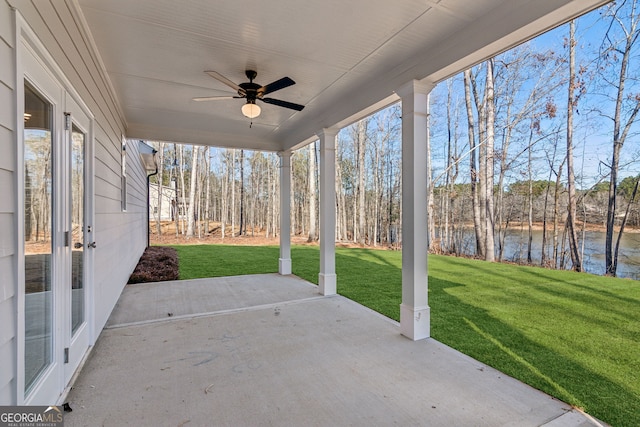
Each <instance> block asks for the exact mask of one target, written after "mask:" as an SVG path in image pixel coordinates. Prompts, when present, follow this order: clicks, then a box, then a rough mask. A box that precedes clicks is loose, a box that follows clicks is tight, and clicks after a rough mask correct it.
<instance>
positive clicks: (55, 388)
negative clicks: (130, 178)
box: [14, 10, 95, 405]
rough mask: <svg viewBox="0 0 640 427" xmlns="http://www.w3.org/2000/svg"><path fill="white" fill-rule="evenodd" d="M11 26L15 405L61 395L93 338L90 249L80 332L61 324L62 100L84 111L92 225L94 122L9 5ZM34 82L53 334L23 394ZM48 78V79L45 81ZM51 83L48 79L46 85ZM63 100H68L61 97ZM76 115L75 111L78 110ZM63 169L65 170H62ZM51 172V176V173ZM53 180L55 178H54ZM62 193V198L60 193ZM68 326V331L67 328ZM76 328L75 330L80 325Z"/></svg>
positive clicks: (64, 316) (52, 400)
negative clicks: (42, 141)
mask: <svg viewBox="0 0 640 427" xmlns="http://www.w3.org/2000/svg"><path fill="white" fill-rule="evenodd" d="M14 17H15V31H16V33H15V34H16V37H15V40H16V48H15V52H16V56H15V66H16V68H15V71H16V72H15V82H16V85H15V86H16V87H15V92H14V93H15V100H14V101H15V104H14V105H15V111H16V117H15V119H16V128H15V129H16V133H15V141H16V165H17V168H16V182H17V186H16V190H17V191H16V207H17V209H16V211H17V215H16V222H15V225H16V230H17V236H18V242H17V255H18V262H17V271H16V278H17V281H18V293H17V305H18V306H17V310H16V311H17V319H16V320H17V327H16V339H17V354H16V363H15V366H16V372H15V378H16V400H17V404H18V405H54V404H58V403H59V401H58V399H59V398H60V397H61V396H62V395H63V393H64V391H65V387H66V386H67V384H68V382H69V379H70V378H71V376H72V375H73V372H74V371H75V370H76V369H77V367H78V366H79V365H80V364H81V361H82V359H83V357H84V356H85V355H86V354H87V351H88V349H89V346H91V345H92V344H93V343H94V342H95V336H94V332H93V331H94V313H95V310H94V300H93V251H92V250H90V251H88V253H87V256H86V258H85V259H86V264H87V265H86V273H85V279H86V281H85V295H84V304H85V324H83V325H82V326H81V327H80V329H81V330H82V334H79V333H78V334H76V335H75V336H74V339H73V341H74V342H73V343H72V342H71V341H72V340H71V336H70V335H71V330H70V328H67V320H68V319H69V320H70V316H69V313H68V312H69V311H70V309H71V307H70V306H71V298H70V295H71V293H70V291H67V290H66V288H67V287H69V288H70V283H69V282H68V278H69V277H70V274H71V272H70V268H71V262H70V260H71V248H70V247H67V246H65V244H64V242H63V241H62V239H63V238H64V231H65V230H69V231H70V223H71V218H70V212H69V211H70V200H69V197H70V194H69V193H70V182H69V177H68V176H62V174H61V173H60V171H61V170H66V172H65V175H69V174H68V173H67V172H68V167H69V158H68V156H69V155H70V152H69V148H68V147H66V144H65V141H66V136H65V134H64V132H65V130H64V112H65V108H66V106H67V105H65V104H69V105H75V106H74V108H75V109H76V110H77V111H81V112H82V114H84V115H85V116H86V120H84V121H85V123H76V124H77V125H78V126H79V127H80V128H82V130H83V131H86V135H87V140H86V154H85V157H86V158H85V162H86V164H85V185H86V187H85V191H86V194H85V210H86V212H85V216H86V218H85V224H86V225H90V226H91V228H92V229H93V228H94V227H93V224H94V197H93V194H94V177H93V176H94V174H93V171H94V148H93V146H94V122H95V119H94V117H93V115H92V114H91V112H90V110H89V108H88V107H87V106H86V104H84V103H83V102H82V100H81V98H80V96H79V95H78V93H77V92H76V91H75V90H74V88H73V86H72V85H71V83H70V82H69V80H68V79H66V77H65V76H64V73H63V72H62V70H61V69H60V68H59V67H58V65H57V64H56V62H55V61H54V59H53V57H52V56H51V55H50V54H49V53H48V52H47V50H46V49H45V47H44V45H43V44H42V43H41V42H40V41H39V39H38V38H37V36H36V35H35V33H34V32H33V31H32V30H31V28H30V27H29V26H28V25H27V24H26V22H25V21H24V19H23V18H22V16H21V15H20V13H19V12H18V11H15V10H14ZM25 80H26V81H29V83H30V84H31V85H32V86H34V87H35V88H36V89H37V90H38V91H39V92H40V94H42V95H44V96H45V97H46V98H47V100H48V101H49V102H50V103H51V104H52V105H53V112H52V114H53V123H54V125H53V126H54V127H53V132H52V144H53V146H54V151H55V150H58V155H57V158H55V159H54V162H55V168H57V170H58V171H55V170H54V172H53V174H54V177H53V181H54V184H53V185H54V187H53V188H52V191H53V193H54V195H53V222H52V237H53V254H52V259H53V261H52V265H53V271H52V292H53V295H54V297H53V298H54V301H53V325H52V329H51V333H52V335H53V349H52V363H51V364H50V365H49V366H48V367H47V368H46V369H45V370H44V371H43V373H42V374H41V375H40V377H39V378H38V379H37V380H36V382H35V383H34V385H33V386H32V388H31V390H30V391H29V393H28V394H25V273H24V268H25V262H24V256H23V254H24V245H25V243H24V233H25V230H24V203H25V200H24V186H25V182H24V173H25V167H24V119H23V116H24V96H25V94H24V81H25ZM47 82H48V83H47ZM51 82H53V84H51ZM65 99H69V100H70V101H72V102H65ZM82 114H80V115H82ZM65 168H66V169H65ZM56 175H57V176H56ZM56 181H57V182H56ZM60 195H62V197H60ZM67 329H68V331H67ZM80 329H79V330H80ZM73 345H76V346H82V347H83V348H81V349H79V350H78V351H75V352H74V351H70V358H69V362H71V363H69V364H70V365H71V364H73V367H69V368H66V367H65V362H64V348H65V347H67V346H69V347H70V350H71V349H73V347H72V346H73Z"/></svg>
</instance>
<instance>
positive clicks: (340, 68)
mask: <svg viewBox="0 0 640 427" xmlns="http://www.w3.org/2000/svg"><path fill="white" fill-rule="evenodd" d="M604 3H607V1H605V0H473V1H470V0H403V1H393V2H392V1H388V0H350V1H346V2H345V1H343V0H322V1H316V0H308V1H304V2H301V1H299V0H272V1H268V2H256V1H250V0H234V1H211V0H190V1H184V2H183V1H179V2H178V1H174V0H136V1H130V0H110V1H103V0H77V4H78V6H79V8H80V11H81V14H82V15H83V16H84V18H85V20H86V23H87V29H88V31H89V32H90V34H91V36H92V37H93V39H94V40H93V42H94V43H95V46H96V48H97V51H98V53H99V55H100V58H101V61H102V62H103V64H104V69H105V72H106V74H107V76H108V78H109V80H110V83H111V86H112V88H113V89H114V92H115V97H116V98H117V99H118V101H119V105H120V108H121V111H122V114H123V117H124V120H125V122H126V126H127V130H126V133H127V137H130V138H138V139H146V140H164V141H176V142H185V143H192V144H202V145H214V146H222V147H232V148H246V149H259V150H269V151H281V150H288V149H292V148H295V147H298V146H300V145H302V144H304V143H306V142H309V141H311V140H314V139H316V134H317V133H318V132H319V131H320V130H322V129H323V128H329V127H343V126H346V125H348V124H350V123H352V122H354V121H357V120H359V119H360V118H362V117H365V116H366V115H368V114H370V113H372V112H374V111H376V110H379V109H381V108H384V107H385V106H387V105H389V104H391V103H393V102H396V101H398V99H399V98H398V96H397V95H396V90H398V89H399V88H400V87H401V86H403V85H404V84H406V83H407V82H409V81H411V80H422V81H424V82H426V83H434V84H435V83H437V82H439V81H441V80H443V79H445V78H447V77H449V76H451V75H454V74H456V73H458V72H460V71H462V70H464V69H466V68H468V67H470V66H472V65H474V64H476V63H478V62H481V61H482V60H484V59H487V58H489V57H491V56H493V55H495V54H497V53H499V52H502V51H504V50H507V49H509V48H511V47H513V46H515V45H517V44H519V43H521V42H523V41H525V40H527V39H530V38H532V37H534V36H536V35H538V34H541V33H543V32H545V31H547V30H549V29H551V28H553V27H555V26H557V25H559V24H561V23H564V22H566V21H568V20H570V19H572V18H574V17H577V16H579V15H581V14H583V13H586V12H588V11H590V10H592V9H594V8H596V7H598V6H600V5H602V4H604ZM246 69H254V70H256V71H257V72H258V76H257V78H256V81H257V82H258V83H260V84H266V83H269V82H272V81H275V80H277V79H279V78H281V77H284V76H289V77H291V78H292V79H293V80H295V81H296V84H295V85H293V86H290V87H288V88H285V89H282V90H280V91H277V92H274V93H273V94H271V95H270V96H272V97H273V98H278V99H282V100H285V101H290V102H294V103H297V104H303V105H305V106H306V107H305V109H304V110H303V111H300V112H298V111H294V110H289V109H286V108H281V107H278V106H275V105H270V104H262V105H261V106H262V114H261V115H260V116H259V117H258V118H256V119H253V123H252V125H251V126H250V120H249V119H247V118H246V117H244V116H243V115H242V114H241V112H240V108H241V106H242V105H243V103H244V100H242V99H228V100H224V101H211V102H194V101H193V100H192V98H194V97H203V96H221V95H233V94H234V93H233V90H232V89H230V88H229V87H228V86H226V85H224V84H222V83H221V82H219V81H218V80H215V79H212V78H211V77H209V76H208V75H207V74H205V73H204V71H205V70H214V71H217V72H218V73H220V74H222V75H224V76H226V77H227V78H229V79H230V80H232V81H234V82H236V83H241V82H245V81H246V80H247V79H246V77H245V75H244V71H245V70H246Z"/></svg>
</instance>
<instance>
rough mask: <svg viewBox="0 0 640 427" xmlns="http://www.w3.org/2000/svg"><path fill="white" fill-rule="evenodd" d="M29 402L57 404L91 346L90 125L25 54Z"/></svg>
mask: <svg viewBox="0 0 640 427" xmlns="http://www.w3.org/2000/svg"><path fill="white" fill-rule="evenodd" d="M23 63H24V67H25V79H24V119H23V120H24V132H23V154H22V156H23V171H24V173H23V181H22V182H23V184H22V187H23V192H22V200H23V203H22V205H23V212H22V216H23V226H22V230H23V233H22V234H23V235H24V240H23V245H22V247H23V263H24V269H23V277H24V299H23V301H24V305H23V309H22V312H23V316H24V327H23V331H24V332H23V337H22V342H23V345H22V349H23V350H22V352H21V353H22V354H23V358H22V359H23V360H22V363H21V365H22V366H23V367H24V369H23V374H24V375H23V379H24V380H23V381H22V382H21V383H22V384H24V395H23V402H22V403H24V404H34V405H53V404H55V403H56V402H57V399H58V397H59V396H60V394H61V393H62V391H63V390H64V388H65V386H66V385H67V384H68V383H69V380H70V379H71V377H72V375H73V373H74V372H75V370H76V369H77V367H78V366H79V364H80V361H81V360H82V357H83V356H84V354H85V353H86V351H87V349H88V347H89V343H90V340H89V334H90V331H89V330H90V327H89V316H88V314H90V311H89V310H87V307H88V301H89V300H88V293H87V290H88V289H90V284H91V277H92V275H91V259H92V258H91V254H90V253H89V251H88V248H91V246H90V243H91V218H92V210H91V204H90V203H89V202H90V200H91V186H90V185H87V182H90V179H91V175H90V174H89V173H88V170H89V169H88V168H87V163H88V160H90V157H89V156H90V155H91V153H90V148H91V145H90V125H91V120H90V118H89V116H88V114H87V113H86V112H85V110H84V109H83V108H81V107H80V105H79V104H78V103H77V102H76V101H75V100H74V99H73V98H72V97H71V96H70V95H69V93H68V92H66V91H65V90H64V88H63V87H62V86H61V85H59V84H58V83H57V81H56V80H55V79H54V78H53V77H52V75H51V73H50V72H49V71H48V70H47V69H46V67H45V66H44V65H43V63H42V62H41V61H39V60H38V58H37V57H36V56H35V55H34V54H33V53H31V52H27V54H25V55H24V58H23Z"/></svg>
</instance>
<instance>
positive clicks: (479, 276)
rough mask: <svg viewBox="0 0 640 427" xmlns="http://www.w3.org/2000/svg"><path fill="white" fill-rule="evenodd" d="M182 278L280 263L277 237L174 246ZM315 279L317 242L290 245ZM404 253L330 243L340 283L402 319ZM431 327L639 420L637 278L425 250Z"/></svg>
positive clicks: (542, 385)
mask: <svg viewBox="0 0 640 427" xmlns="http://www.w3.org/2000/svg"><path fill="white" fill-rule="evenodd" d="M175 248H176V249H177V250H178V254H179V258H180V277H181V278H182V279H189V278H197V277H212V276H230V275H238V274H252V273H268V272H277V270H278V248H277V247H248V246H222V245H211V246H175ZM292 259H293V273H294V274H296V275H298V276H300V277H302V278H304V279H306V280H308V281H311V282H313V283H317V280H318V279H317V278H318V270H319V252H318V248H317V247H314V246H298V247H293V248H292ZM400 266H401V253H400V252H392V251H380V250H366V249H341V248H338V249H337V251H336V273H337V275H338V293H340V294H341V295H344V296H345V297H348V298H350V299H353V300H355V301H357V302H359V303H361V304H363V305H365V306H367V307H370V308H372V309H374V310H376V311H378V312H380V313H382V314H384V315H386V316H388V317H390V318H392V319H395V320H399V314H400V309H399V304H400V301H401V270H400ZM429 306H430V307H431V334H432V336H433V337H434V338H435V339H437V340H439V341H441V342H443V343H445V344H448V345H450V346H451V347H454V348H456V349H458V350H460V351H461V352H463V353H465V354H468V355H469V356H471V357H474V358H475V359H478V360H480V361H482V362H484V363H486V364H488V365H490V366H493V367H495V368H497V369H499V370H501V371H503V372H505V373H507V374H509V375H511V376H513V377H516V378H518V379H520V380H521V381H523V382H526V383H527V384H530V385H531V386H533V387H535V388H538V389H541V390H543V391H545V392H546V393H549V394H551V395H553V396H556V397H557V398H559V399H562V400H564V401H565V402H568V403H570V404H572V405H575V406H577V407H580V408H583V409H584V410H585V411H586V412H588V413H590V414H591V415H593V416H595V417H597V418H600V419H602V420H603V421H605V422H607V423H610V424H612V425H614V426H639V425H640V282H638V281H632V280H624V279H613V278H606V277H600V276H594V275H589V274H580V273H573V272H566V271H552V270H546V269H541V268H534V267H522V266H514V265H507V264H497V263H486V262H483V261H476V260H469V259H463V258H453V257H445V256H436V255H432V256H429Z"/></svg>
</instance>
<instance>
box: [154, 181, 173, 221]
mask: <svg viewBox="0 0 640 427" xmlns="http://www.w3.org/2000/svg"><path fill="white" fill-rule="evenodd" d="M173 184H174V182H171V183H170V185H171V186H170V187H167V186H162V202H160V203H159V198H158V193H159V192H160V188H159V187H160V186H159V185H158V184H155V183H151V184H149V221H158V220H159V221H174V220H175V204H176V189H175V187H174V185H173ZM158 205H160V206H159V207H158Z"/></svg>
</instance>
